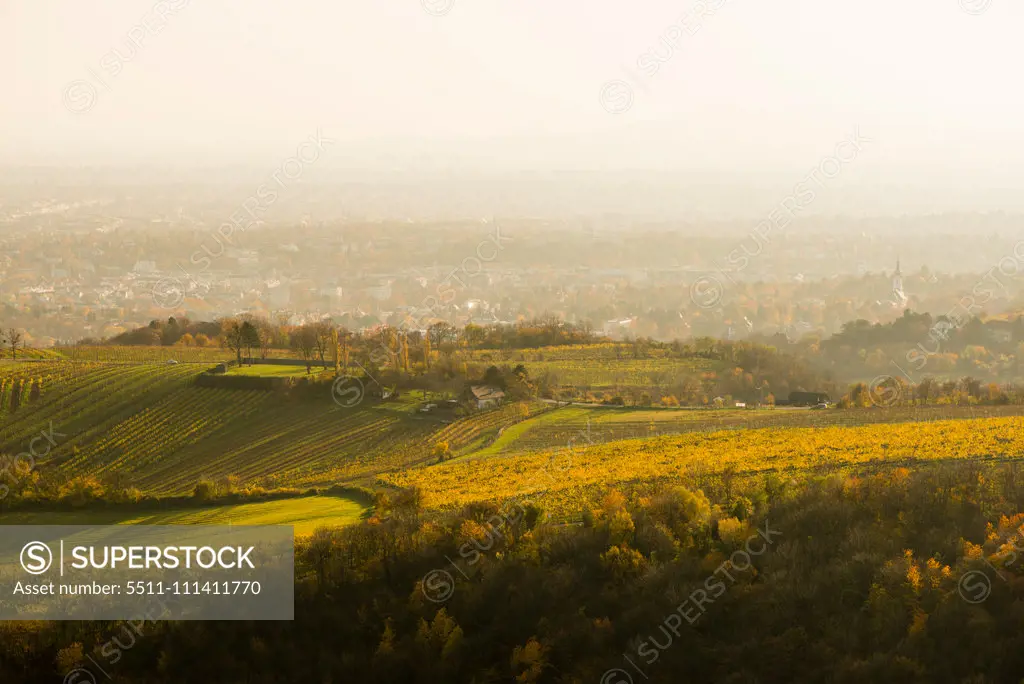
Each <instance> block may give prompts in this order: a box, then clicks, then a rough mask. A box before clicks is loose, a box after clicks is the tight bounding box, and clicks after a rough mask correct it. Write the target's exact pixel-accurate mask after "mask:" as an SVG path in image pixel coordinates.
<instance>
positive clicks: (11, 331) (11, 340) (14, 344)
mask: <svg viewBox="0 0 1024 684" xmlns="http://www.w3.org/2000/svg"><path fill="white" fill-rule="evenodd" d="M22 337H23V336H22V334H21V332H19V331H18V330H17V328H8V329H7V338H6V339H5V340H4V342H5V343H6V344H8V345H10V347H11V358H12V359H16V358H18V344H19V343H21V340H22Z"/></svg>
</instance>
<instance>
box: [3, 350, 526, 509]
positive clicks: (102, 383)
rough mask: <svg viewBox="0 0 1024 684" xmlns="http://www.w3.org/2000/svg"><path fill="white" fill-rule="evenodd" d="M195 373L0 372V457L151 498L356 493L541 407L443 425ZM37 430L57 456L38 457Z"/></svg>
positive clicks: (178, 368) (17, 368)
mask: <svg viewBox="0 0 1024 684" xmlns="http://www.w3.org/2000/svg"><path fill="white" fill-rule="evenodd" d="M199 372H200V369H198V368H196V367H195V366H190V365H187V364H175V365H152V364H151V365H126V364H121V363H73V362H66V361H65V362H54V363H38V362H37V363H17V364H15V363H10V364H4V365H2V366H0V384H2V385H0V386H2V387H4V388H6V389H5V390H0V397H5V398H6V399H5V401H4V402H3V406H4V408H3V409H0V420H2V424H0V453H5V454H8V455H14V454H17V453H22V452H25V451H26V450H27V449H29V448H30V445H31V444H32V443H33V441H32V440H34V439H35V440H36V442H35V444H36V445H37V446H38V447H39V449H40V451H39V452H36V453H35V456H36V458H35V461H36V463H35V465H36V467H37V469H38V471H39V472H40V473H41V474H45V475H49V476H54V475H57V476H59V477H64V478H70V477H76V476H86V475H94V476H108V475H114V474H116V475H118V476H119V478H120V479H121V481H123V482H127V483H130V484H132V485H134V486H136V487H139V488H140V489H142V490H143V491H144V492H147V493H153V494H158V495H171V494H183V493H187V492H189V491H191V489H192V488H193V487H194V486H195V484H196V482H197V481H199V480H200V479H203V478H221V477H226V476H234V477H236V478H238V480H239V482H240V483H242V484H247V483H258V484H261V485H263V486H267V487H277V486H299V487H301V486H311V485H324V484H334V483H341V482H362V481H368V480H372V478H373V477H374V476H376V475H377V474H379V473H382V472H387V471H389V470H394V469H398V468H402V467H405V466H407V465H410V464H416V463H421V462H425V461H427V460H430V459H432V458H433V457H432V455H431V454H432V451H433V449H434V445H435V444H436V443H437V442H439V441H446V442H448V443H449V448H450V450H451V453H452V454H460V453H465V452H467V451H471V450H472V449H474V448H475V447H476V446H477V445H480V444H482V443H483V442H486V441H487V440H489V439H493V438H494V437H496V436H497V433H498V431H499V430H500V429H501V428H502V427H505V426H507V425H511V424H513V423H515V422H516V421H518V420H521V419H522V418H524V417H527V416H529V415H530V412H531V411H534V412H536V411H540V410H543V409H545V408H546V406H545V405H544V404H542V403H540V402H537V403H535V404H523V405H522V406H521V407H520V405H509V406H506V407H503V408H502V409H500V410H497V411H490V412H484V413H480V414H477V415H473V416H470V417H469V418H467V419H465V420H461V421H456V422H454V423H451V424H448V423H446V422H443V421H442V420H441V419H439V418H437V417H434V416H432V415H422V414H420V413H418V412H417V411H415V410H412V406H411V405H410V404H409V403H402V402H400V401H399V402H388V403H383V404H372V403H369V402H367V403H365V404H362V405H360V406H358V407H355V408H343V407H341V406H338V405H337V404H335V403H334V401H333V400H332V398H331V395H330V391H329V387H328V388H327V389H325V392H324V396H323V398H322V400H320V399H317V398H316V397H314V398H312V399H302V400H300V399H295V398H290V397H287V396H284V395H281V394H279V393H276V392H264V391H254V390H228V389H211V388H201V387H197V386H195V385H194V382H193V381H194V378H195V377H196V376H197V374H198V373H199ZM15 386H17V388H18V389H17V390H15V389H13V388H14V387H15ZM35 386H38V387H39V390H38V396H34V394H33V391H32V388H33V387H35ZM4 392H6V394H4ZM13 392H17V393H18V396H19V399H18V400H17V401H16V402H14V403H15V404H17V405H16V406H12V401H11V395H12V393H13ZM44 431H45V432H48V433H50V434H52V435H53V441H54V442H55V445H54V446H53V448H52V449H51V448H46V449H43V448H42V447H43V446H46V444H45V442H43V441H41V440H39V439H38V437H39V435H40V434H41V433H42V432H44Z"/></svg>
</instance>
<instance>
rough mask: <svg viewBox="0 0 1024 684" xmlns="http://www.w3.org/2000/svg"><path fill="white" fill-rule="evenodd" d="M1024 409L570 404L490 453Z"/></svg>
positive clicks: (511, 433)
mask: <svg viewBox="0 0 1024 684" xmlns="http://www.w3.org/2000/svg"><path fill="white" fill-rule="evenodd" d="M1019 415H1024V406H1012V405H1011V406H928V407H893V408H877V409H872V410H854V411H841V410H829V411H807V410H788V409H746V410H735V409H729V410H715V409H633V408H611V407H600V408H597V407H582V406H567V407H562V408H558V409H556V410H554V411H550V412H548V413H545V414H544V415H542V416H537V417H535V418H531V419H529V420H525V421H523V422H521V423H519V424H518V425H516V426H515V428H513V429H509V430H506V431H505V432H504V433H503V434H502V436H501V437H500V438H499V439H498V440H496V441H495V442H494V444H493V445H491V447H490V449H488V450H487V454H516V453H524V452H531V451H540V450H544V449H553V448H558V447H565V446H569V445H573V444H577V445H584V444H601V443H604V442H613V441H618V440H623V439H641V438H647V437H656V436H661V435H672V434H684V433H691V432H716V431H719V430H741V429H762V428H769V427H834V426H857V425H867V424H873V423H908V422H930V421H936V420H955V419H969V418H998V417H1006V416H1019Z"/></svg>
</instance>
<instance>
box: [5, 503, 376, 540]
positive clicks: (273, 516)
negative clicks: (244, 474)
mask: <svg viewBox="0 0 1024 684" xmlns="http://www.w3.org/2000/svg"><path fill="white" fill-rule="evenodd" d="M365 512H366V509H365V508H364V507H363V506H361V505H360V504H358V503H356V502H354V501H352V500H350V499H342V498H338V497H333V496H309V497H302V498H297V499H282V500H279V501H266V502H259V503H247V504H237V505H229V506H215V507H211V508H180V509H169V510H161V511H152V512H150V511H146V512H141V513H140V512H135V513H127V512H124V511H119V510H117V509H106V510H94V511H52V512H25V513H5V514H2V515H0V524H3V525H228V524H231V525H293V526H294V527H295V535H296V536H305V535H308V534H311V533H312V532H313V531H314V530H316V529H317V528H318V527H340V526H343V525H349V524H352V523H354V522H358V521H359V519H360V518H361V517H362V516H363V514H364V513H365Z"/></svg>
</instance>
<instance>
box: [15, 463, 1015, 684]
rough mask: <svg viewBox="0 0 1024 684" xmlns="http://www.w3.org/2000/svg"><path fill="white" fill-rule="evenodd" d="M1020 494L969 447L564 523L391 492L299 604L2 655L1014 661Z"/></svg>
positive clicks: (567, 676)
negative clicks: (957, 458) (452, 508)
mask: <svg viewBox="0 0 1024 684" xmlns="http://www.w3.org/2000/svg"><path fill="white" fill-rule="evenodd" d="M1022 509H1024V475H1022V474H1021V473H1020V471H1019V468H1018V467H1017V466H1015V465H1000V466H990V465H984V464H979V463H969V464H963V465H960V466H957V467H955V468H954V467H938V468H934V469H924V470H921V471H919V472H913V473H911V472H908V471H906V470H903V469H893V470H889V471H883V472H875V473H872V474H865V475H856V474H846V475H832V476H829V477H824V478H820V477H819V478H816V479H809V480H805V481H801V482H797V481H795V480H791V479H789V478H788V477H787V476H784V475H781V474H769V475H766V476H763V477H760V478H757V479H751V480H747V481H743V480H740V479H733V478H722V477H721V476H714V477H706V478H704V479H700V478H698V479H690V478H684V480H682V481H680V484H679V486H676V487H671V488H668V489H665V490H663V491H661V492H660V493H657V494H656V495H652V496H649V497H637V498H634V499H627V498H626V497H624V496H623V495H621V494H618V493H617V492H615V491H609V492H608V493H607V496H606V497H605V499H604V501H603V503H602V504H601V506H599V507H598V508H597V509H596V510H593V511H591V512H589V513H588V514H587V515H585V516H584V520H583V523H582V525H576V526H561V525H554V524H549V523H548V522H546V521H545V517H546V516H545V514H544V512H543V511H542V510H540V509H538V508H537V507H536V506H534V505H532V504H531V503H530V502H529V501H527V500H521V501H520V502H519V503H518V504H515V505H513V506H511V507H509V508H507V509H505V510H498V509H496V508H494V507H491V506H488V505H474V506H471V507H469V508H467V509H465V510H463V511H462V512H461V513H460V514H459V515H455V516H451V517H437V516H436V515H427V514H426V513H425V512H424V511H423V510H422V508H421V506H420V502H419V498H418V496H417V493H416V492H415V491H402V492H398V493H395V494H391V495H382V496H381V499H380V501H379V502H378V506H377V509H376V513H375V516H374V517H373V518H371V519H369V520H367V521H365V522H363V523H362V524H359V525H357V526H353V527H349V528H345V529H339V530H333V531H326V530H324V531H321V532H319V533H317V534H315V535H314V536H313V537H312V538H310V539H309V540H308V541H306V542H304V543H303V544H302V545H301V547H300V548H299V549H298V550H297V587H296V589H297V597H296V610H295V615H296V620H295V621H294V622H291V623H278V622H270V623H263V622H254V623H227V622H219V623H218V622H207V623H173V622H160V621H154V620H150V621H145V622H135V623H128V622H124V623H113V622H81V623H78V622H76V623H50V624H33V623H12V624H5V625H3V626H2V627H0V629H2V634H0V642H2V644H3V646H2V649H0V652H2V654H3V656H2V659H0V676H2V677H3V680H4V681H17V682H26V683H33V682H50V681H56V680H57V679H58V678H60V677H63V676H64V675H65V674H66V673H67V672H69V671H71V670H74V669H75V668H81V669H82V670H85V671H88V672H95V670H96V667H97V664H98V665H102V666H103V669H104V670H106V671H108V672H109V673H111V675H112V676H113V677H114V678H115V679H116V680H117V681H121V682H140V683H141V682H146V684H155V683H159V682H178V681H208V682H252V683H257V682H266V683H270V682H297V681H311V682H351V681H360V682H388V683H391V682H423V683H424V684H426V683H428V682H429V683H433V682H503V681H517V682H594V683H597V682H605V683H606V684H619V683H623V682H639V681H652V682H675V683H678V682H695V683H696V682H701V683H703V682H783V681H793V682H796V681H799V682H850V683H853V682H857V683H858V684H862V683H864V682H887V683H888V682H920V683H922V684H924V683H926V682H927V683H928V684H934V683H936V682H940V683H945V682H949V683H950V684H952V683H957V684H963V683H964V682H971V683H978V684H981V683H983V682H1012V681H1018V680H1019V679H1020V676H1021V672H1024V651H1022V649H1021V648H1020V646H1021V644H1022V641H1021V640H1022V638H1024V636H1022V634H1021V631H1020V625H1021V605H1024V604H1022V599H1024V570H1022V566H1021V563H1020V559H1019V558H1018V551H1019V550H1020V548H1021V536H1022V534H1024V514H1022V513H1021V511H1022ZM154 617H156V616H154ZM87 656H88V658H87ZM82 676H83V677H84V675H82ZM77 681H88V680H87V679H80V680H77Z"/></svg>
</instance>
